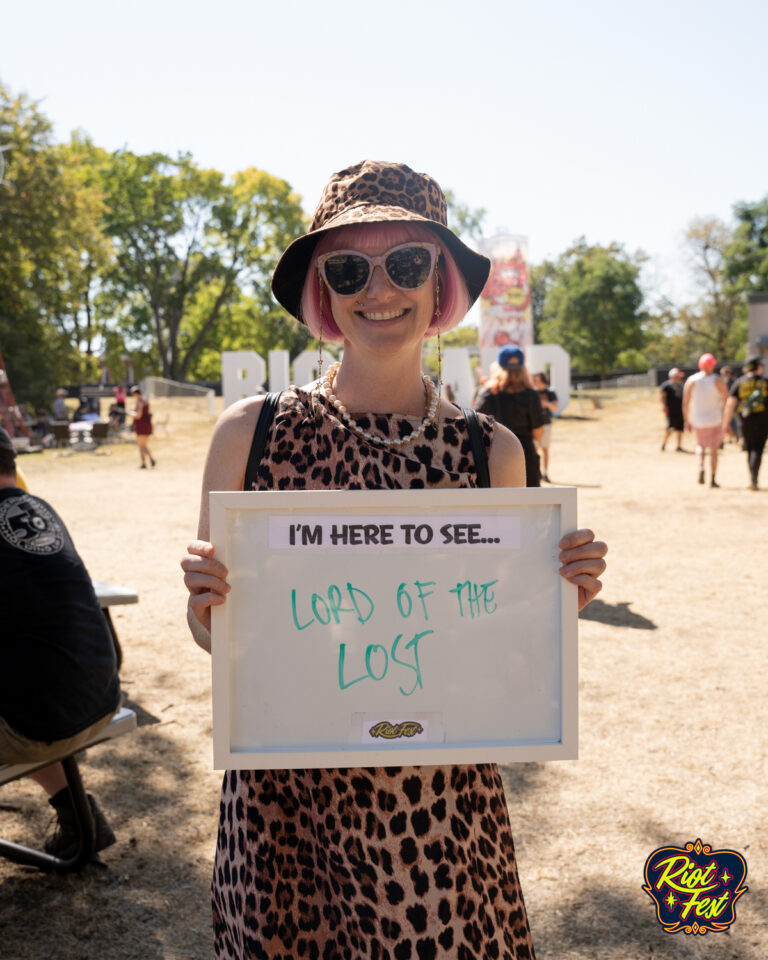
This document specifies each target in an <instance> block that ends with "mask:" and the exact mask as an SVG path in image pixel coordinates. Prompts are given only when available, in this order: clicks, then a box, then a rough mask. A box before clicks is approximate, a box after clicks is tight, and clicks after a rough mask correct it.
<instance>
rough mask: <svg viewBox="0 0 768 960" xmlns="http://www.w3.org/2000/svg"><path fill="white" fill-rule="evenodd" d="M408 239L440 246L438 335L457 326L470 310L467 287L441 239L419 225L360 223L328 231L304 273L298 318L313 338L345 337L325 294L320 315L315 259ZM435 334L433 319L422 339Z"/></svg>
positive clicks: (336, 339) (389, 244)
mask: <svg viewBox="0 0 768 960" xmlns="http://www.w3.org/2000/svg"><path fill="white" fill-rule="evenodd" d="M407 240H421V241H426V242H432V243H438V244H440V260H439V267H438V269H439V271H440V332H441V333H447V331H448V330H453V328H454V327H457V326H458V325H459V324H460V323H461V321H462V320H463V319H464V316H465V315H466V313H467V310H468V309H469V294H468V293H467V285H466V284H465V282H464V277H463V276H462V275H461V271H460V270H459V268H458V267H457V266H456V261H455V260H454V259H453V257H452V256H451V254H450V251H449V250H448V249H447V248H446V245H445V244H444V243H441V242H440V237H439V236H438V235H437V234H436V233H434V232H433V231H432V230H430V229H429V227H427V226H426V225H425V226H422V225H421V224H420V223H396V222H392V223H361V224H356V225H354V226H349V227H339V228H338V229H337V230H329V231H328V233H326V234H324V235H323V236H322V237H321V238H320V241H319V243H318V244H317V246H316V247H315V250H314V252H313V254H312V265H311V267H310V268H309V270H308V271H307V277H306V280H305V281H304V290H303V292H302V295H301V308H300V309H301V317H302V319H303V320H304V322H305V323H306V325H307V326H308V327H309V330H310V332H311V333H312V335H313V336H314V337H318V338H319V337H321V336H322V339H323V340H329V341H334V340H335V341H341V340H343V339H344V335H343V334H342V332H341V330H339V328H338V327H337V326H336V321H335V320H334V319H333V316H332V314H331V312H330V309H329V307H330V305H329V303H328V293H327V291H326V293H325V295H324V297H323V306H324V308H325V309H324V310H323V314H322V317H321V315H320V281H319V276H318V272H317V267H316V258H317V257H318V256H320V254H322V253H328V252H329V251H331V250H340V249H346V250H350V249H351V250H354V249H355V247H356V246H359V245H360V244H362V243H370V244H373V245H375V246H377V247H393V246H395V245H396V244H398V243H405V242H406V241H407ZM436 333H437V322H436V319H435V318H434V317H433V318H432V323H430V325H429V327H428V328H427V332H426V333H425V337H429V336H433V335H434V334H436Z"/></svg>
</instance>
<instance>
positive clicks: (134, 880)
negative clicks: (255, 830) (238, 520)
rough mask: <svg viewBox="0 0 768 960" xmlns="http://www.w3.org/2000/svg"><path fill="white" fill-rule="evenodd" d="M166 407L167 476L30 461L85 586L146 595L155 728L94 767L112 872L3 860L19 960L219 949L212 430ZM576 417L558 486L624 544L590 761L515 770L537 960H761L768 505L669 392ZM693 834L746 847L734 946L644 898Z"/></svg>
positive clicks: (163, 466) (590, 691) (0, 921)
mask: <svg viewBox="0 0 768 960" xmlns="http://www.w3.org/2000/svg"><path fill="white" fill-rule="evenodd" d="M154 410H155V413H156V416H159V417H160V418H162V417H163V415H164V414H165V413H169V414H170V420H169V423H168V427H167V430H166V431H165V432H164V434H163V433H161V435H160V436H157V437H155V438H153V441H152V448H153V451H154V455H155V456H156V458H157V460H158V467H157V469H156V470H153V471H152V470H146V471H139V470H138V469H137V466H138V454H137V451H136V448H135V446H133V445H132V444H124V445H118V446H115V447H114V448H113V453H112V455H111V456H109V457H107V456H92V455H90V454H79V455H77V456H73V457H68V458H55V457H54V456H53V455H52V454H51V453H50V452H48V453H45V454H43V455H39V456H29V457H25V458H24V460H23V466H24V469H25V472H26V473H27V475H28V478H29V481H30V485H31V488H32V490H33V491H34V492H36V493H38V494H39V495H40V496H42V497H44V498H45V499H47V500H48V501H50V502H51V503H52V504H53V505H54V506H55V507H56V509H57V510H58V511H59V512H60V514H61V515H62V517H63V518H64V520H65V522H66V523H67V525H68V527H69V529H70V532H71V533H72V535H73V537H74V540H75V543H76V545H77V547H78V549H79V551H80V553H81V554H82V556H83V558H84V560H85V562H86V564H87V566H88V568H89V570H90V571H91V573H92V574H93V575H94V576H96V577H98V578H99V579H103V580H112V581H115V582H118V583H124V584H126V585H130V586H133V587H135V588H136V590H137V591H138V592H139V594H140V597H141V601H140V603H139V604H138V605H136V606H130V607H118V608H113V611H114V619H115V621H116V625H117V629H118V632H119V635H120V637H121V639H122V641H123V647H124V652H125V662H124V667H123V671H122V678H123V686H124V689H125V691H126V693H127V695H128V697H129V698H130V700H131V701H133V702H134V703H135V704H138V705H140V707H141V708H142V711H143V712H142V720H143V725H142V726H141V727H140V729H139V731H138V732H137V733H136V734H134V735H132V736H128V737H124V738H122V739H120V740H118V741H116V742H115V744H114V745H113V746H112V747H109V748H101V749H100V748H96V749H95V750H93V751H91V752H90V753H89V754H88V756H87V758H86V759H85V760H84V762H83V763H82V765H81V769H82V773H83V776H84V778H85V780H86V782H87V785H88V788H89V789H90V790H92V791H93V792H94V793H95V794H96V795H97V796H98V798H99V800H100V802H101V804H102V806H103V807H104V809H105V810H106V811H108V814H109V818H110V820H111V822H112V824H113V825H114V828H115V832H116V833H117V835H118V843H117V844H116V845H115V846H114V847H112V848H110V849H109V850H107V851H105V854H104V860H105V861H106V862H107V863H108V867H109V868H108V869H106V870H102V869H98V868H96V867H89V868H88V869H87V870H86V871H85V872H84V873H83V874H82V875H81V876H77V877H57V876H46V875H43V874H40V873H38V872H36V871H34V870H28V869H25V868H22V867H18V866H14V865H12V864H10V863H7V862H4V861H0V956H2V958H3V960H28V958H34V960H38V958H54V960H96V958H99V960H139V958H140V960H160V958H162V960H207V958H210V957H211V955H212V949H211V929H210V909H209V897H208V886H209V878H210V870H211V863H212V858H213V849H214V842H215V831H216V819H217V806H218V790H219V775H218V774H216V773H214V772H213V771H212V770H211V746H210V733H211V727H210V706H209V687H210V675H209V663H208V657H207V656H206V655H205V654H204V653H202V651H200V650H198V649H197V647H195V646H194V644H193V643H192V641H191V640H190V638H189V636H188V633H187V629H186V625H185V616H184V610H185V591H184V589H183V586H182V583H181V578H180V574H179V568H178V561H179V559H180V557H181V555H182V553H183V549H184V546H185V544H186V543H187V541H188V539H189V538H190V537H191V536H192V535H193V534H194V531H195V525H196V515H197V508H198V496H199V483H200V476H201V470H202V464H203V459H204V455H205V449H206V446H207V442H208V438H209V436H210V431H211V424H210V423H209V422H208V421H207V420H206V419H205V417H204V416H203V415H202V413H201V412H200V411H197V410H194V409H189V408H185V407H184V404H183V402H181V401H165V402H164V401H156V402H155V404H154ZM568 414H570V416H569V417H567V418H566V419H563V420H561V421H559V422H558V423H556V424H555V428H554V440H553V449H552V465H551V469H550V475H551V477H552V478H553V480H554V481H555V482H558V483H564V484H576V485H578V486H579V488H580V489H579V513H580V521H581V522H582V523H584V524H587V525H590V526H592V527H594V529H596V530H597V531H599V533H600V536H601V537H603V538H604V539H606V540H607V541H608V542H609V544H610V551H611V552H610V567H609V571H608V573H607V574H606V577H605V589H604V591H603V593H602V594H601V596H600V599H599V602H596V603H595V604H593V606H592V608H591V610H590V611H587V616H586V617H583V618H582V621H581V629H580V678H581V679H580V687H581V704H580V710H581V733H580V740H581V757H580V759H579V760H578V761H573V762H567V763H550V764H520V765H510V766H508V767H506V768H505V771H504V776H505V781H506V786H507V797H508V801H509V806H510V812H511V817H512V823H513V827H514V832H515V837H516V842H517V849H518V857H519V862H520V872H521V876H522V881H523V888H524V890H525V894H526V900H527V904H528V909H529V913H530V917H531V924H532V928H533V934H534V942H535V943H536V948H537V955H538V957H539V960H570V958H573V960H582V958H584V960H587V958H589V960H635V958H648V957H653V958H662V960H667V958H669V960H672V958H674V960H678V958H683V960H684V958H700V957H701V958H704V957H706V958H708V960H726V958H729V960H730V958H733V960H764V958H765V957H766V956H768V920H767V918H768V892H767V891H768V887H767V886H766V873H767V872H768V846H767V844H766V840H768V835H767V832H766V794H765V782H766V778H767V777H768V759H767V757H768V750H767V749H766V746H767V745H766V733H765V731H766V729H768V722H767V721H768V706H767V704H768V699H766V696H765V689H766V680H767V679H768V668H767V667H766V663H765V650H764V645H765V628H764V619H765V616H764V614H765V572H764V571H765V558H764V554H765V545H766V535H767V534H768V520H767V519H766V517H767V516H768V493H763V492H760V493H753V492H750V491H749V490H747V489H746V485H747V473H746V465H745V457H744V454H743V453H741V451H740V450H738V448H737V447H736V446H729V447H727V449H726V451H725V454H724V456H723V458H722V466H721V469H720V482H721V484H722V488H721V489H720V490H710V489H709V488H708V487H703V486H699V485H698V484H697V483H696V482H695V465H694V458H693V456H686V455H683V454H677V453H674V452H671V451H668V452H666V453H663V454H662V453H661V452H660V451H659V442H660V434H661V430H660V427H661V417H660V412H659V408H658V403H657V401H656V399H655V397H652V396H649V395H643V394H632V395H630V394H628V395H626V396H623V397H619V398H617V399H614V400H612V401H610V402H608V403H607V404H606V405H605V407H604V409H602V410H593V409H592V408H591V406H590V407H589V408H588V409H587V406H586V404H585V406H584V409H583V410H579V409H578V404H573V405H572V406H571V408H569V410H568ZM579 416H581V418H578V417H579ZM686 443H687V445H688V447H689V449H690V448H692V442H691V439H690V438H686ZM765 473H766V476H765V478H764V482H765V483H766V484H768V467H767V468H766V471H765ZM761 621H763V622H762V623H761ZM0 803H1V804H2V809H0V830H1V831H2V834H3V835H4V836H8V837H10V838H11V839H22V838H25V837H26V838H29V837H33V836H34V837H38V836H40V835H41V834H42V833H43V832H44V831H45V828H46V824H47V820H48V814H47V811H46V805H45V804H44V802H41V791H40V790H39V789H38V788H37V787H36V786H35V785H34V784H32V783H27V782H17V783H14V784H9V785H7V786H5V787H3V788H2V790H0ZM697 837H701V839H702V840H703V841H704V842H705V843H709V844H711V845H712V846H713V847H729V848H732V849H736V850H738V851H740V852H741V853H743V854H744V855H745V857H746V859H747V863H748V865H749V876H748V878H747V882H748V885H749V886H750V891H749V893H747V894H746V895H745V896H744V897H743V898H742V899H741V901H740V902H739V905H738V907H737V918H738V919H737V922H736V924H735V925H734V926H733V928H732V929H731V931H730V932H729V933H727V934H722V933H721V934H708V935H707V936H706V937H685V936H683V935H682V934H678V935H675V936H670V935H668V934H665V933H664V932H663V931H662V930H661V928H660V927H659V926H658V925H657V923H656V921H655V919H654V910H653V905H652V904H651V901H650V900H649V899H648V897H647V896H646V895H645V893H643V891H642V890H641V885H642V882H643V865H644V863H645V859H646V857H647V856H648V854H649V853H650V852H651V851H652V850H653V849H654V848H656V847H658V846H662V845H664V844H669V843H671V844H676V845H682V844H684V843H685V842H686V841H688V840H695V839H696V838H697Z"/></svg>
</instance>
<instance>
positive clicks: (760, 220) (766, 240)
mask: <svg viewBox="0 0 768 960" xmlns="http://www.w3.org/2000/svg"><path fill="white" fill-rule="evenodd" d="M733 212H734V216H735V218H736V229H735V231H734V233H733V240H732V242H731V244H730V245H729V246H728V248H727V250H726V251H725V273H726V276H727V278H728V280H729V281H730V283H731V285H732V288H733V290H734V291H735V292H737V293H749V292H762V293H765V292H767V291H768V196H766V197H764V198H763V199H762V200H758V201H757V202H756V203H737V204H736V205H735V206H734V208H733Z"/></svg>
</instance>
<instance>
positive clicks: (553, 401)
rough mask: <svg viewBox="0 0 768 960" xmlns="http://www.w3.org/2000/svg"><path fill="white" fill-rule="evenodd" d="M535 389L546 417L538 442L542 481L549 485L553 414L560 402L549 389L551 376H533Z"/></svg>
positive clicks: (538, 374) (543, 373) (535, 374)
mask: <svg viewBox="0 0 768 960" xmlns="http://www.w3.org/2000/svg"><path fill="white" fill-rule="evenodd" d="M533 387H534V390H535V391H536V393H538V395H539V400H541V412H542V414H543V415H544V427H543V428H542V431H541V437H540V439H539V440H538V441H537V442H536V447H537V448H538V450H539V456H540V457H541V466H542V470H541V479H542V480H546V482H547V483H549V482H550V481H549V445H550V442H551V439H552V414H553V413H557V408H558V400H557V394H556V393H555V391H554V390H550V389H549V376H548V375H547V374H546V373H545V372H544V371H543V370H542V371H541V372H540V373H534V375H533Z"/></svg>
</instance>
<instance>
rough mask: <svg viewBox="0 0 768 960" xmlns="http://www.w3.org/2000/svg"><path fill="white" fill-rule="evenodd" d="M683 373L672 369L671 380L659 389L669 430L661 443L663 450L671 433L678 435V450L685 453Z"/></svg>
mask: <svg viewBox="0 0 768 960" xmlns="http://www.w3.org/2000/svg"><path fill="white" fill-rule="evenodd" d="M683 377H684V375H683V371H682V370H680V369H679V368H678V367H672V369H671V370H670V371H669V379H668V380H665V381H664V383H662V385H661V386H660V387H659V394H660V396H661V406H662V408H663V410H664V414H665V416H666V418H667V428H666V430H665V431H664V439H663V440H662V441H661V449H662V450H664V449H665V448H666V446H667V440H669V435H670V433H676V434H677V446H676V447H675V449H676V450H678V451H680V453H685V451H684V450H683V430H685V423H684V422H683Z"/></svg>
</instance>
